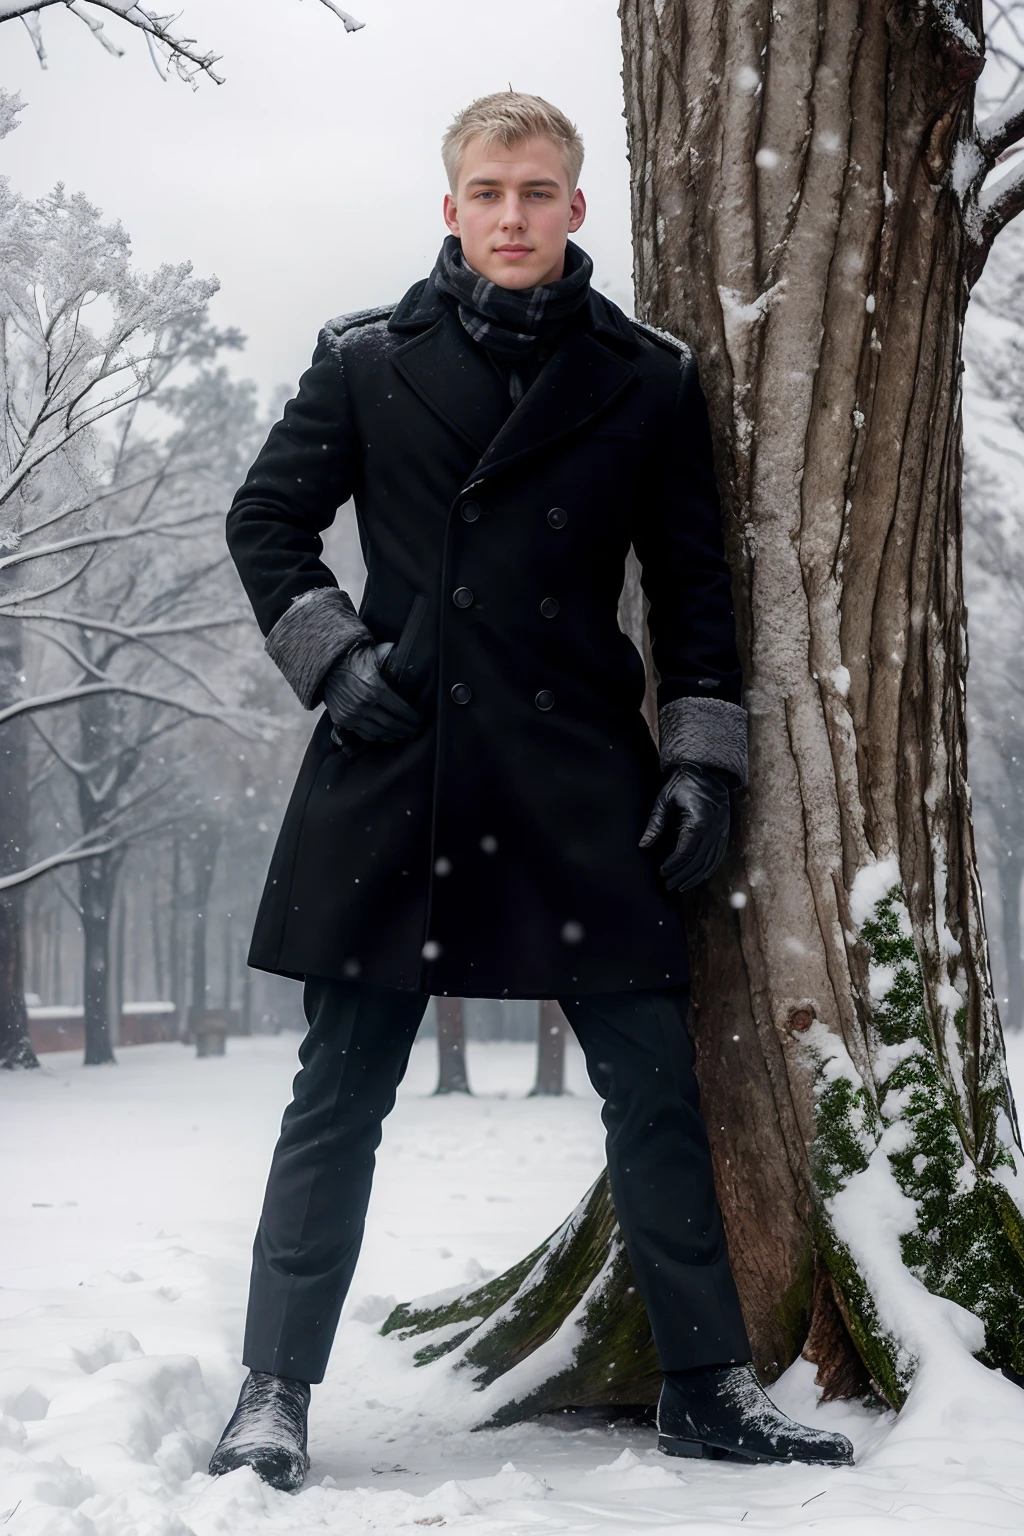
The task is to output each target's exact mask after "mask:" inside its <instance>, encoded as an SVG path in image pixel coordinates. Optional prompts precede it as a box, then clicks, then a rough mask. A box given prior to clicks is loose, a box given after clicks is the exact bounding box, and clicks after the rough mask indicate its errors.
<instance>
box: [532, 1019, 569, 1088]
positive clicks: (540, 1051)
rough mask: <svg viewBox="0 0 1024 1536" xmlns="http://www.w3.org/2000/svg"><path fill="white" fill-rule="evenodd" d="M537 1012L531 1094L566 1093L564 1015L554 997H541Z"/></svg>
mask: <svg viewBox="0 0 1024 1536" xmlns="http://www.w3.org/2000/svg"><path fill="white" fill-rule="evenodd" d="M537 1012H538V1018H537V1081H536V1082H535V1083H534V1085H533V1087H532V1088H531V1089H530V1097H531V1098H533V1097H535V1096H536V1095H538V1094H542V1095H546V1096H557V1095H558V1094H561V1093H564V1092H565V1031H566V1019H565V1014H564V1013H563V1012H562V1010H561V1008H560V1007H559V1006H558V1003H557V1002H556V1000H555V999H554V998H553V997H546V998H544V999H543V1000H542V1001H541V1003H540V1004H539V1005H538V1009H537Z"/></svg>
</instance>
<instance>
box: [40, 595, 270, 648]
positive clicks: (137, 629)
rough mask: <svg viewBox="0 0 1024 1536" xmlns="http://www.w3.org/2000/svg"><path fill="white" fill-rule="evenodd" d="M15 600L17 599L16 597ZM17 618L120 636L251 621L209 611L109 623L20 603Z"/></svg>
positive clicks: (161, 635)
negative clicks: (171, 620) (178, 618)
mask: <svg viewBox="0 0 1024 1536" xmlns="http://www.w3.org/2000/svg"><path fill="white" fill-rule="evenodd" d="M15 601H16V599H15ZM12 617H13V618H16V619H45V620H46V621H47V622H48V623H50V624H75V625H77V627H78V628H79V629H94V630H96V631H97V633H99V634H101V635H102V634H106V635H117V636H118V637H119V638H120V639H121V640H162V639H166V638H167V636H169V635H195V634H198V633H200V632H201V631H202V630H205V629H226V628H228V626H230V625H233V624H251V623H252V615H251V614H248V613H235V614H227V615H224V614H218V615H216V616H214V615H213V614H208V615H206V616H205V617H204V616H200V617H199V618H196V619H183V620H182V622H181V623H180V624H112V623H110V622H109V621H108V620H106V619H97V618H95V617H94V616H93V615H92V614H90V613H57V612H56V611H55V610H54V609H51V608H23V607H22V606H21V605H20V603H19V605H18V611H17V613H15V614H13V615H12Z"/></svg>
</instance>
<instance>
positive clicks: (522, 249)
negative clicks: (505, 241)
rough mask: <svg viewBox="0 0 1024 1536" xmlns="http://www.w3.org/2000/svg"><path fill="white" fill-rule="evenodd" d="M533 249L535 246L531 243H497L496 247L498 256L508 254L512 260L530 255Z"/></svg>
mask: <svg viewBox="0 0 1024 1536" xmlns="http://www.w3.org/2000/svg"><path fill="white" fill-rule="evenodd" d="M532 251H533V247H532V246H531V245H496V246H495V248H494V253H495V255H496V256H508V257H509V258H510V259H511V260H512V261H516V260H518V259H520V258H521V257H523V256H529V255H531V253H532Z"/></svg>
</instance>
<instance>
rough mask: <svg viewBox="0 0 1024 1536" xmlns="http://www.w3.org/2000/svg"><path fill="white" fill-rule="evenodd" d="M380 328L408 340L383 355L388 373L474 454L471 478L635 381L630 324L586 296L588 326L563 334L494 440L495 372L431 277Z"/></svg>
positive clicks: (580, 418)
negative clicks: (389, 368)
mask: <svg viewBox="0 0 1024 1536" xmlns="http://www.w3.org/2000/svg"><path fill="white" fill-rule="evenodd" d="M388 330H389V331H391V332H392V333H394V334H396V335H398V336H403V337H407V338H408V339H407V340H405V341H403V342H402V344H401V345H400V346H398V347H397V348H396V349H395V351H394V352H393V353H392V361H393V362H394V365H395V367H396V368H397V369H398V371H399V372H400V373H401V374H402V376H403V377H404V378H405V379H406V381H407V382H408V383H409V384H410V385H411V386H412V388H413V389H414V390H415V391H416V393H417V394H418V395H419V396H420V398H421V399H422V400H423V402H424V404H425V405H427V406H429V408H430V409H431V410H432V411H433V412H434V414H435V415H437V416H439V417H440V419H441V420H442V421H443V422H445V424H446V425H447V426H448V427H450V428H451V429H452V430H453V431H455V432H456V433H458V435H459V436H460V437H462V438H463V439H464V440H465V441H466V442H468V443H469V444H470V445H471V446H472V447H473V448H475V449H476V451H477V452H478V453H480V454H481V458H480V460H479V462H478V464H477V466H476V468H475V470H474V471H473V474H472V476H471V478H472V479H473V480H474V481H476V480H481V479H484V478H486V477H487V476H489V475H491V474H493V473H495V472H496V471H497V470H498V469H504V468H506V467H507V466H508V465H510V464H512V463H514V462H516V461H518V460H519V459H521V458H524V457H526V456H527V455H528V454H531V453H537V452H539V451H540V450H541V449H543V448H547V447H549V446H550V445H551V444H552V443H554V442H556V441H557V440H558V439H559V438H561V437H564V436H566V435H567V434H568V433H570V432H572V431H575V430H577V429H578V428H580V427H582V426H585V425H586V424H587V423H588V422H589V421H591V420H592V419H593V418H594V417H595V416H597V415H598V414H599V412H601V411H603V410H604V409H606V407H607V406H608V405H610V404H611V402H612V401H613V400H614V399H616V398H617V397H618V396H619V395H620V394H621V393H622V391H623V390H624V389H626V388H627V387H628V386H629V384H631V383H632V381H633V380H634V379H635V378H636V375H637V370H636V367H635V366H634V363H633V361H632V359H633V358H635V357H636V355H637V353H638V352H639V350H640V349H639V344H638V342H637V340H636V337H635V336H634V334H633V330H632V327H631V326H630V324H629V322H628V320H627V319H626V317H625V316H624V315H623V314H622V312H621V311H620V310H619V309H617V308H616V306H615V305H614V304H612V303H610V302H609V300H607V299H606V298H604V297H603V295H601V294H599V293H596V292H595V291H594V290H593V289H591V292H590V295H589V298H588V323H587V324H586V325H585V326H584V327H582V328H581V329H579V330H574V331H572V332H571V333H570V334H569V336H567V337H566V339H565V341H564V342H563V343H562V345H561V346H560V347H559V348H558V350H557V351H556V352H555V353H554V354H553V356H552V357H550V358H549V359H548V361H547V362H546V363H545V364H544V366H543V368H542V369H541V371H540V373H539V374H538V376H537V378H536V380H535V382H534V384H533V385H532V387H531V388H530V389H528V390H527V392H526V394H525V395H524V397H523V399H522V400H521V401H520V403H519V404H518V405H517V406H516V408H515V410H513V411H512V413H511V415H509V416H508V417H507V419H506V420H505V422H504V424H503V425H502V426H501V427H500V430H498V431H497V432H496V434H495V433H494V432H492V431H491V430H490V427H491V426H493V424H494V420H495V418H494V414H493V408H491V409H488V402H489V401H490V399H491V396H492V392H493V380H494V379H495V378H496V377H497V375H496V373H495V371H494V369H493V368H492V367H491V364H490V362H489V361H488V359H487V358H486V357H485V356H484V354H483V351H482V349H481V348H480V347H478V346H477V345H476V344H475V343H474V342H472V341H471V340H470V339H469V337H468V336H467V335H466V333H465V331H464V330H463V328H462V326H461V325H460V324H459V322H458V320H457V318H456V317H455V316H454V315H453V314H452V312H451V311H450V310H449V309H448V307H447V306H446V305H445V303H444V301H443V300H442V299H441V297H440V295H439V294H438V293H437V291H436V289H435V288H434V284H433V281H432V279H431V278H424V279H422V280H421V281H420V282H418V283H416V284H414V285H413V287H412V288H410V289H409V291H408V293H407V294H406V295H405V297H404V298H403V299H402V300H401V302H400V303H399V304H398V306H397V308H396V309H395V311H394V313H393V314H392V316H391V319H390V320H389V321H388Z"/></svg>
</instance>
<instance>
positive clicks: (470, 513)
mask: <svg viewBox="0 0 1024 1536" xmlns="http://www.w3.org/2000/svg"><path fill="white" fill-rule="evenodd" d="M462 516H463V517H464V519H465V520H466V522H467V523H475V522H476V520H477V518H478V517H479V516H480V505H479V503H478V502H476V501H464V502H463V503H462Z"/></svg>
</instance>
